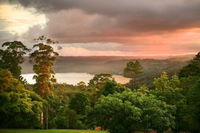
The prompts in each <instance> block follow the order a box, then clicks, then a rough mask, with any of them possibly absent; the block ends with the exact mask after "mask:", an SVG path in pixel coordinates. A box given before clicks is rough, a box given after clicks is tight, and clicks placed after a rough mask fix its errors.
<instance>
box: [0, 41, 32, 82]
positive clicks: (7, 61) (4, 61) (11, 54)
mask: <svg viewBox="0 0 200 133" xmlns="http://www.w3.org/2000/svg"><path fill="white" fill-rule="evenodd" d="M2 48H5V49H0V68H2V69H7V70H9V71H10V72H11V73H12V75H13V76H14V77H15V78H17V79H21V77H20V75H21V69H22V68H21V66H20V64H22V63H23V62H24V57H23V56H24V55H25V54H26V52H28V51H29V49H28V48H27V47H26V46H25V45H24V44H23V43H22V42H19V41H13V42H5V43H3V44H2Z"/></svg>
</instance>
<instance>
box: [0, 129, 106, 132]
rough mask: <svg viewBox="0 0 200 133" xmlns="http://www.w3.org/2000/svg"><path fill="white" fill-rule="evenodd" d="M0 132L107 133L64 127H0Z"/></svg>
mask: <svg viewBox="0 0 200 133" xmlns="http://www.w3.org/2000/svg"><path fill="white" fill-rule="evenodd" d="M0 133H107V132H106V131H93V130H68V129H67V130H66V129H52V130H31V129H30V130H29V129H27V130H26V129H0Z"/></svg>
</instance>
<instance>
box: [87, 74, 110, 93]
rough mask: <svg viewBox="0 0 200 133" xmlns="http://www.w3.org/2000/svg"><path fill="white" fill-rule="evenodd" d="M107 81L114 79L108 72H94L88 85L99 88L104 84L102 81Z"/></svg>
mask: <svg viewBox="0 0 200 133" xmlns="http://www.w3.org/2000/svg"><path fill="white" fill-rule="evenodd" d="M107 81H114V78H113V77H112V75H111V74H109V73H100V74H95V76H94V77H93V79H91V80H90V81H89V86H92V87H95V88H97V89H99V90H100V89H102V87H103V86H104V83H105V82H107Z"/></svg>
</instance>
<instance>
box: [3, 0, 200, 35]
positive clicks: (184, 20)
mask: <svg viewBox="0 0 200 133" xmlns="http://www.w3.org/2000/svg"><path fill="white" fill-rule="evenodd" d="M9 1H10V2H11V3H17V2H18V3H20V4H21V5H23V6H24V7H34V8H36V9H37V10H38V11H41V12H45V13H47V14H48V13H50V12H55V11H60V10H69V9H74V8H75V9H80V10H83V11H86V12H88V13H91V14H100V15H103V16H108V17H113V18H115V19H116V20H117V24H118V27H123V28H126V29H128V30H132V31H136V32H139V31H140V32H144V31H145V32H147V31H148V32H149V31H160V30H161V31H168V30H174V29H180V28H188V27H199V26H200V15H199V13H200V0H9ZM4 2H5V0H4ZM105 21H106V20H105Z"/></svg>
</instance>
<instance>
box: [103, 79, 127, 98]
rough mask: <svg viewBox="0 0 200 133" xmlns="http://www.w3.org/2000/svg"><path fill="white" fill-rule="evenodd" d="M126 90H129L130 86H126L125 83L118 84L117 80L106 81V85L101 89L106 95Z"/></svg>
mask: <svg viewBox="0 0 200 133" xmlns="http://www.w3.org/2000/svg"><path fill="white" fill-rule="evenodd" d="M125 90H129V88H126V87H125V86H123V85H120V84H118V83H117V82H115V81H107V82H105V83H104V86H103V88H102V90H101V94H102V95H104V96H107V95H109V94H114V93H118V92H119V93H120V92H123V91H125Z"/></svg>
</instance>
